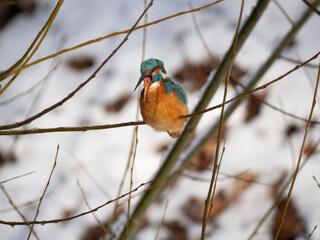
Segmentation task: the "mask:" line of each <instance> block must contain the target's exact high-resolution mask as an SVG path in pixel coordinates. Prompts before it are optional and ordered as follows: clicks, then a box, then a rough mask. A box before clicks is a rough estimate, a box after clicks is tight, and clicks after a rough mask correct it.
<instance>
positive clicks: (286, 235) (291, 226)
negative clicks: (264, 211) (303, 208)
mask: <svg viewBox="0 0 320 240" xmlns="http://www.w3.org/2000/svg"><path fill="white" fill-rule="evenodd" d="M286 200H287V199H283V200H281V201H280V202H279V203H278V206H277V211H276V214H275V218H274V221H273V225H272V231H273V234H274V235H275V234H276V233H277V230H278V227H279V225H280V223H281V218H282V214H283V211H284V208H285V205H286ZM303 229H304V223H303V220H302V218H301V216H300V214H299V212H298V209H297V207H296V206H295V204H294V203H293V201H292V200H291V201H290V202H289V205H288V208H287V212H286V216H285V218H284V223H283V225H282V229H281V231H280V234H279V237H278V240H290V239H295V238H296V237H297V236H298V235H299V234H300V233H301V232H302V230H303Z"/></svg>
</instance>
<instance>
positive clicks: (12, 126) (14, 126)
mask: <svg viewBox="0 0 320 240" xmlns="http://www.w3.org/2000/svg"><path fill="white" fill-rule="evenodd" d="M152 3H153V0H151V1H150V3H149V5H148V7H147V8H146V9H145V10H144V11H143V13H142V14H141V15H140V17H139V18H138V20H137V21H136V22H135V24H134V25H133V26H132V28H131V30H130V31H129V32H128V33H127V35H126V36H125V37H124V39H123V40H122V41H121V42H120V44H119V45H118V46H117V47H116V48H115V49H114V50H113V51H112V53H111V54H110V55H109V56H108V57H107V58H106V59H105V60H104V61H103V62H102V63H101V64H100V66H99V67H98V68H97V69H96V70H95V71H94V72H93V73H92V74H91V76H90V77H89V78H88V79H87V80H85V81H84V82H82V83H81V84H80V85H79V86H78V87H77V88H76V89H75V90H74V91H72V92H71V93H69V94H68V95H67V96H66V97H65V98H63V99H62V100H60V101H59V102H57V103H55V104H53V105H52V106H50V107H48V108H46V109H44V110H43V111H41V112H39V113H37V114H35V115H33V116H32V117H30V118H27V119H25V120H23V121H21V122H17V123H14V124H9V125H6V126H1V127H0V130H3V129H11V128H16V127H20V126H23V125H26V124H29V123H31V122H32V121H34V120H35V119H38V118H40V117H42V116H43V115H45V114H47V113H48V112H51V111H52V110H54V109H56V108H57V107H60V106H62V105H63V104H64V103H65V102H66V101H68V100H69V99H70V98H72V97H73V96H74V95H75V94H76V93H77V92H78V91H80V90H81V89H82V88H83V87H84V86H85V85H87V84H88V83H89V82H90V81H91V80H92V79H94V78H95V76H96V75H97V73H98V72H99V71H100V70H101V69H102V68H103V66H104V65H105V64H106V63H107V62H108V61H109V60H110V59H111V58H112V57H113V56H114V55H115V54H116V52H117V51H118V50H119V49H120V48H121V47H122V45H123V44H124V43H125V42H126V41H127V40H128V39H129V36H130V35H131V33H132V31H133V29H134V28H135V27H136V26H137V25H138V23H139V21H140V20H141V18H142V17H143V16H144V14H145V13H146V12H147V11H148V9H149V8H150V7H151V5H152Z"/></svg>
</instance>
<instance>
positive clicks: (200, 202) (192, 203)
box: [183, 191, 228, 223]
mask: <svg viewBox="0 0 320 240" xmlns="http://www.w3.org/2000/svg"><path fill="white" fill-rule="evenodd" d="M227 205H228V201H227V197H226V194H225V193H224V192H223V191H220V192H218V193H217V194H216V195H215V197H214V199H213V204H212V209H211V211H210V213H209V220H213V219H214V218H215V217H216V216H218V215H219V214H220V213H221V212H222V211H223V210H224V209H225V208H226V207H227ZM204 207H205V200H204V199H199V198H198V197H195V196H192V197H190V198H189V199H188V201H187V202H186V204H185V205H184V208H183V210H184V213H185V214H186V215H187V216H188V217H189V218H190V219H192V220H193V221H195V222H199V223H201V222H202V220H203V213H204Z"/></svg>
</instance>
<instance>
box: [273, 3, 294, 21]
mask: <svg viewBox="0 0 320 240" xmlns="http://www.w3.org/2000/svg"><path fill="white" fill-rule="evenodd" d="M273 2H274V3H275V4H276V6H277V7H278V8H279V10H280V12H282V14H283V15H284V16H285V18H286V19H287V20H288V21H289V22H290V23H291V25H293V23H294V22H293V21H292V19H291V18H290V16H289V14H288V13H287V12H286V10H285V9H284V8H283V7H282V6H281V4H280V3H279V2H278V0H273Z"/></svg>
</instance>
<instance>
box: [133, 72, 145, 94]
mask: <svg viewBox="0 0 320 240" xmlns="http://www.w3.org/2000/svg"><path fill="white" fill-rule="evenodd" d="M145 77H146V76H145V75H142V76H141V77H140V79H139V81H138V83H137V85H136V87H135V88H134V90H133V91H135V90H136V89H137V88H138V87H139V85H140V84H141V82H142V81H143V79H144V78H145Z"/></svg>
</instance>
